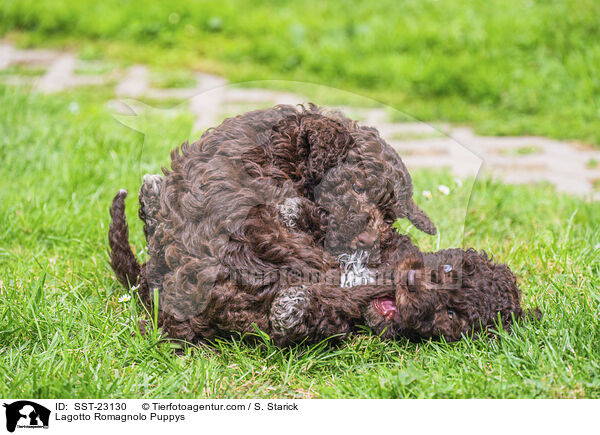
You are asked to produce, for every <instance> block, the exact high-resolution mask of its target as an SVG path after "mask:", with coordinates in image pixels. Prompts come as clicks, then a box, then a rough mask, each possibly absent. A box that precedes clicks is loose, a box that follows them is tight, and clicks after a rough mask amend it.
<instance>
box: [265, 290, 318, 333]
mask: <svg viewBox="0 0 600 435" xmlns="http://www.w3.org/2000/svg"><path fill="white" fill-rule="evenodd" d="M310 300H311V295H310V292H309V290H308V288H307V287H306V286H304V285H301V286H298V287H289V288H286V289H283V290H281V291H280V292H279V294H278V295H277V296H276V297H275V300H274V301H273V303H272V305H271V312H270V313H269V321H270V322H271V328H272V329H273V331H274V332H275V333H277V334H278V335H281V336H285V337H295V336H296V335H298V331H299V330H303V329H304V328H303V327H302V325H303V324H304V323H305V319H306V316H307V314H308V313H309V310H310Z"/></svg>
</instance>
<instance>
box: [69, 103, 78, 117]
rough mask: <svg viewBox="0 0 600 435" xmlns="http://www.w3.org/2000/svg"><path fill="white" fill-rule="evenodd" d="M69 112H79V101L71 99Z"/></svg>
mask: <svg viewBox="0 0 600 435" xmlns="http://www.w3.org/2000/svg"><path fill="white" fill-rule="evenodd" d="M69 112H71V113H72V114H76V113H79V103H78V102H77V101H71V102H70V103H69Z"/></svg>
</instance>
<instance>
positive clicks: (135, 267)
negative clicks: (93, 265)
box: [108, 189, 140, 288]
mask: <svg viewBox="0 0 600 435" xmlns="http://www.w3.org/2000/svg"><path fill="white" fill-rule="evenodd" d="M125 198H127V191H126V190H124V189H121V190H119V192H118V193H117V195H116V196H115V197H114V199H113V202H112V205H111V206H110V217H111V221H110V227H109V229H108V244H109V246H110V250H109V256H110V266H111V267H112V269H113V270H114V271H115V274H116V275H117V278H118V280H119V281H120V282H121V284H123V286H125V287H126V288H130V287H131V286H134V285H136V284H138V281H139V279H140V263H139V262H138V261H137V259H136V258H135V255H133V251H132V250H131V246H129V227H128V226H127V217H126V216H125Z"/></svg>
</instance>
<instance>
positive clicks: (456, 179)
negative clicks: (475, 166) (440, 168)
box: [454, 177, 462, 187]
mask: <svg viewBox="0 0 600 435" xmlns="http://www.w3.org/2000/svg"><path fill="white" fill-rule="evenodd" d="M454 183H455V184H456V185H457V186H458V187H462V180H461V179H460V178H458V177H456V178H455V179H454Z"/></svg>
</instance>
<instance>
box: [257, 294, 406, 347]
mask: <svg viewBox="0 0 600 435" xmlns="http://www.w3.org/2000/svg"><path fill="white" fill-rule="evenodd" d="M394 292H395V289H394V287H393V286H371V285H363V286H357V287H353V288H352V289H344V288H341V287H337V286H331V285H325V284H314V285H299V286H293V287H288V288H285V289H282V290H281V291H280V292H279V294H278V295H277V296H276V297H275V299H274V300H273V303H272V305H271V311H270V314H269V321H270V323H271V329H272V337H273V339H274V341H275V343H276V344H278V345H280V346H281V345H288V344H291V343H299V342H301V341H303V340H307V341H309V342H316V341H320V340H323V339H325V338H328V337H331V336H333V335H339V336H340V338H341V337H343V336H345V335H348V334H349V333H350V332H351V331H352V330H353V329H354V326H355V325H356V324H357V323H360V322H361V320H362V318H363V313H364V312H365V311H366V310H367V308H368V307H369V305H370V303H371V301H372V300H373V299H376V298H379V297H383V296H392V295H394Z"/></svg>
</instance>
